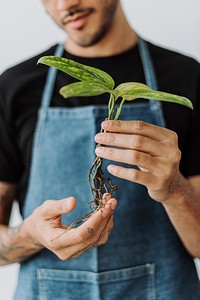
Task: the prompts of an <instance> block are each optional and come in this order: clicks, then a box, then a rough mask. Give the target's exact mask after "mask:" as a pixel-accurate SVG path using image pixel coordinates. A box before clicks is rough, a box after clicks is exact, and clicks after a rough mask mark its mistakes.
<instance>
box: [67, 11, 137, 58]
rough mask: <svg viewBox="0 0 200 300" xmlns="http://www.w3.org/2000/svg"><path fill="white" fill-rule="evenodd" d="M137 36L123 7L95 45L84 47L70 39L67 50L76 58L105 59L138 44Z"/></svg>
mask: <svg viewBox="0 0 200 300" xmlns="http://www.w3.org/2000/svg"><path fill="white" fill-rule="evenodd" d="M137 40H138V39H137V35H136V33H135V32H134V31H133V29H132V28H131V27H130V25H129V23H128V21H127V19H126V17H125V15H124V12H123V10H122V7H121V5H119V7H118V10H117V13H116V16H115V18H114V20H113V23H112V25H111V27H110V29H109V31H108V32H107V33H106V35H105V36H104V37H103V38H102V39H101V40H100V41H99V42H98V43H96V44H95V45H92V46H89V47H82V46H80V45H78V44H77V43H75V42H74V41H73V40H72V39H70V38H68V39H67V41H66V43H65V49H66V50H67V51H68V52H70V53H71V54H74V55H76V56H82V57H104V56H112V55H117V54H120V53H123V52H125V51H126V50H128V49H130V48H131V47H133V46H134V45H136V44H137Z"/></svg>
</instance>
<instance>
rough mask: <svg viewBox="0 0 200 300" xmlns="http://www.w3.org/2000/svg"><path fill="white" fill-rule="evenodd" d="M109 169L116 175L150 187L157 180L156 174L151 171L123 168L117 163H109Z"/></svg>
mask: <svg viewBox="0 0 200 300" xmlns="http://www.w3.org/2000/svg"><path fill="white" fill-rule="evenodd" d="M108 171H109V173H111V174H112V175H114V176H116V177H119V178H122V179H126V180H129V181H131V182H136V183H140V184H142V185H145V186H149V187H150V186H154V185H155V184H156V180H157V178H156V176H155V175H154V174H152V173H150V172H142V171H140V170H137V169H130V168H123V167H120V166H116V165H109V166H108Z"/></svg>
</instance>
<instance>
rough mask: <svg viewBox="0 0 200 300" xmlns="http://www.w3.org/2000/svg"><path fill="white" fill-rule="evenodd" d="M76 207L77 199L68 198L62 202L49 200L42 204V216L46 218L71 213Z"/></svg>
mask: <svg viewBox="0 0 200 300" xmlns="http://www.w3.org/2000/svg"><path fill="white" fill-rule="evenodd" d="M75 206H76V199H75V198H74V197H68V198H65V199H62V200H47V201H45V202H44V203H43V204H42V214H43V216H44V217H46V218H48V219H49V218H53V217H56V216H58V215H62V214H67V213H69V212H71V211H72V210H73V209H74V208H75Z"/></svg>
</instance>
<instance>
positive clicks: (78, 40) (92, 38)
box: [69, 0, 118, 48]
mask: <svg viewBox="0 0 200 300" xmlns="http://www.w3.org/2000/svg"><path fill="white" fill-rule="evenodd" d="M110 2H111V3H110V5H109V6H108V7H106V8H105V9H104V10H103V12H102V21H101V25H100V26H99V28H98V29H97V30H96V31H95V32H94V33H85V34H84V32H83V33H82V32H81V30H82V29H80V30H79V31H80V34H78V36H77V37H75V36H73V35H70V36H69V37H70V39H71V40H73V42H74V43H75V44H77V45H78V46H81V47H84V48H87V47H90V46H94V45H95V44H97V43H98V42H100V41H101V40H102V39H103V38H104V36H105V35H106V34H107V33H108V31H109V29H110V28H111V26H112V22H113V19H114V17H115V13H116V11H117V6H118V1H117V0H115V1H113V0H112V1H110Z"/></svg>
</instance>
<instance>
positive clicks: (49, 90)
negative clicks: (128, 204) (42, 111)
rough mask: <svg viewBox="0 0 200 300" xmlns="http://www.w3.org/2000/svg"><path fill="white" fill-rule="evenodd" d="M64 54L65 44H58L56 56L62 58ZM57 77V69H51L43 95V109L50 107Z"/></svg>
mask: <svg viewBox="0 0 200 300" xmlns="http://www.w3.org/2000/svg"><path fill="white" fill-rule="evenodd" d="M63 52H64V44H58V46H57V47H56V51H55V53H54V55H55V56H59V57H60V56H62V55H63ZM56 75H57V69H56V68H53V67H49V70H48V73H47V80H46V83H45V87H44V91H43V95H42V103H41V107H42V108H47V107H49V106H50V103H51V99H52V96H53V90H54V86H55V81H56Z"/></svg>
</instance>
